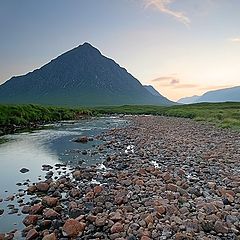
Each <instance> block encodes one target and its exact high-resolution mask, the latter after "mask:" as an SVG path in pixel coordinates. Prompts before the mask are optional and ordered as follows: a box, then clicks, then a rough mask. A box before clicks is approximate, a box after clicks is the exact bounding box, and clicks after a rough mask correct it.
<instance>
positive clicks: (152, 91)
mask: <svg viewBox="0 0 240 240" xmlns="http://www.w3.org/2000/svg"><path fill="white" fill-rule="evenodd" d="M143 86H144V88H145V89H147V90H148V91H149V92H150V93H151V94H152V95H154V96H158V97H162V95H161V94H160V93H159V92H158V91H157V90H156V89H155V88H154V87H153V86H152V85H143Z"/></svg>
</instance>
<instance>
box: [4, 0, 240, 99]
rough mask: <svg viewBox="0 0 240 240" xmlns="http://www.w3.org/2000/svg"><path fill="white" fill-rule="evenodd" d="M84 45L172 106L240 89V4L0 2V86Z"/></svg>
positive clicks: (185, 0) (191, 0)
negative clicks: (189, 98) (186, 99)
mask: <svg viewBox="0 0 240 240" xmlns="http://www.w3.org/2000/svg"><path fill="white" fill-rule="evenodd" d="M84 42H89V43H91V44H92V45H93V46H95V47H97V48H98V49H99V50H100V51H101V52H102V54H104V55H106V56H108V57H110V58H112V59H114V60H115V61H116V62H117V63H119V64H120V65H121V66H122V67H125V68H126V69H127V70H128V71H129V72H130V73H131V74H132V75H133V76H135V77H136V78H137V79H138V80H139V81H140V82H141V83H142V84H151V85H153V86H154V87H155V88H156V89H157V90H158V91H159V92H160V93H161V94H163V95H164V96H166V97H168V98H169V99H171V100H177V99H179V98H181V97H185V96H192V95H196V94H197V95H199V94H202V93H204V92H206V91H208V90H213V89H219V88H225V87H232V86H237V85H240V0H51V1H49V0H41V1H33V0H21V1H20V0H1V1H0V83H3V82H5V81H6V80H8V79H9V78H11V77H12V76H17V75H21V74H25V73H27V72H29V71H32V70H34V69H35V68H39V67H41V66H42V65H44V64H46V63H47V62H49V61H50V60H51V59H53V58H55V57H57V56H58V55H60V54H62V53H64V52H65V51H67V50H70V49H72V48H74V47H76V46H78V45H80V44H83V43H84Z"/></svg>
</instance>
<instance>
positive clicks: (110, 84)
mask: <svg viewBox="0 0 240 240" xmlns="http://www.w3.org/2000/svg"><path fill="white" fill-rule="evenodd" d="M0 102H2V103H39V104H53V105H71V106H72V105H121V104H146V105H147V104H156V105H171V104H173V102H171V101H170V100H168V99H166V98H165V97H163V96H153V95H151V94H150V93H149V92H148V91H147V90H146V89H145V88H144V87H143V86H142V84H141V83H140V82H139V81H138V80H137V79H136V78H134V77H133V76H132V75H131V74H130V73H129V72H128V71H127V70H126V69H125V68H123V67H121V66H120V65H119V64H118V63H116V62H115V61H114V60H113V59H111V58H108V57H105V56H104V55H102V53H101V52H100V51H99V50H98V49H97V48H95V47H93V46H92V45H91V44H89V43H84V44H83V45H79V46H78V47H75V48H73V49H71V50H69V51H67V52H65V53H63V54H61V55H59V56H58V57H56V58H54V59H52V60H51V61H50V62H48V63H47V64H45V65H43V66H42V67H40V68H38V69H35V70H34V71H32V72H29V73H27V74H25V75H21V76H17V77H12V78H11V79H9V80H8V81H6V82H5V83H3V84H2V85H0Z"/></svg>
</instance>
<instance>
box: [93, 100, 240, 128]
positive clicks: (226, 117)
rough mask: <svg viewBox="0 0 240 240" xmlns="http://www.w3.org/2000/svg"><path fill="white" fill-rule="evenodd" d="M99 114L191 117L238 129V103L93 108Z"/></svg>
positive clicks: (239, 119)
mask: <svg viewBox="0 0 240 240" xmlns="http://www.w3.org/2000/svg"><path fill="white" fill-rule="evenodd" d="M94 110H95V111H96V112H97V113H101V114H113V113H119V114H120V113H122V114H153V115H163V116H171V117H183V118H191V119H194V120H196V121H205V122H210V123H214V124H216V125H217V126H220V127H223V128H234V129H239V130H240V103H231V102H229V103H198V104H191V105H177V106H172V107H161V106H129V105H126V106H117V107H116V106H112V107H101V108H100V107H99V108H95V109H94Z"/></svg>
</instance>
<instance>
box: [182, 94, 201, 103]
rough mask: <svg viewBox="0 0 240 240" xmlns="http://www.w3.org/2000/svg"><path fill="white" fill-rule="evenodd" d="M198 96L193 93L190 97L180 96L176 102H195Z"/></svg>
mask: <svg viewBox="0 0 240 240" xmlns="http://www.w3.org/2000/svg"><path fill="white" fill-rule="evenodd" d="M199 97H200V96H197V95H194V96H192V97H185V98H180V99H179V100H178V101H177V102H178V103H183V104H191V103H195V102H197V100H198V99H199Z"/></svg>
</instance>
